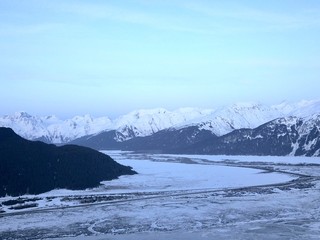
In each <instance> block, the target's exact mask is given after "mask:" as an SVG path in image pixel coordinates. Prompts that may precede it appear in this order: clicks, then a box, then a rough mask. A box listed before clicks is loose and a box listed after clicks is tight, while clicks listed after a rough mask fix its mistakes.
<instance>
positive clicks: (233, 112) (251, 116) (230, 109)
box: [174, 103, 284, 136]
mask: <svg viewBox="0 0 320 240" xmlns="http://www.w3.org/2000/svg"><path fill="white" fill-rule="evenodd" d="M283 116H284V113H282V112H281V111H279V110H278V109H275V108H272V107H269V106H266V105H262V104H260V103H236V104H233V105H230V106H227V107H222V108H219V109H217V110H215V111H213V112H212V113H211V114H209V115H207V116H204V117H202V118H198V119H194V120H192V121H191V122H189V123H188V124H184V125H182V126H180V128H181V127H182V128H184V127H186V126H187V125H189V126H197V127H198V128H199V129H203V130H210V131H211V132H212V133H214V134H215V135H217V136H222V135H224V134H227V133H229V132H231V131H233V130H235V129H240V128H255V127H257V126H259V125H261V124H263V123H265V122H268V121H271V120H273V119H276V118H279V117H283ZM174 127H175V128H179V126H174Z"/></svg>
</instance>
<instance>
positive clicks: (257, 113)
mask: <svg viewBox="0 0 320 240" xmlns="http://www.w3.org/2000/svg"><path fill="white" fill-rule="evenodd" d="M318 114H320V100H311V101H300V102H297V103H288V102H282V103H280V104H278V105H273V106H268V105H263V104H260V103H236V104H233V105H229V106H224V107H220V108H216V109H198V108H181V109H178V110H175V111H169V110H166V109H163V108H157V109H149V110H136V111H133V112H130V113H128V114H126V115H123V116H120V117H118V118H116V119H113V120H112V119H110V118H109V117H106V116H105V117H99V118H93V117H91V116H89V115H85V116H76V117H73V118H72V119H67V120H60V119H58V118H57V117H55V116H47V117H37V116H31V115H29V114H27V113H25V112H18V113H15V114H13V115H11V116H9V115H6V116H3V117H0V126H4V127H10V128H12V129H14V130H15V131H16V132H17V133H18V134H20V135H21V136H23V137H25V138H27V139H30V140H41V141H44V142H47V143H56V144H65V143H73V144H78V145H83V146H88V147H92V148H95V149H123V150H145V151H146V150H152V151H160V152H179V153H198V154H201V153H208V154H209V153H210V154H253V155H289V154H291V155H308V156H317V155H319V152H318V151H317V150H315V151H313V150H312V151H311V148H312V146H315V147H316V146H317V144H316V142H317V141H318V137H319V136H318V135H317V131H318V129H319V121H318V116H319V115H318ZM293 122H294V124H293ZM281 129H282V130H281ZM284 129H287V131H284ZM260 131H262V132H261V133H260ZM278 131H280V132H278ZM279 134H280V135H281V136H282V137H280V135H279ZM310 134H311V135H312V139H313V140H312V141H313V142H312V141H311V140H310V138H311V135H310ZM284 136H286V140H285V138H284ZM293 136H295V137H293ZM272 138H274V139H272ZM230 139H234V140H233V141H231V140H230ZM259 139H260V140H259ZM266 141H267V142H268V143H266ZM310 141H311V142H310ZM249 142H250V144H249ZM271 142H273V143H272V144H273V145H274V146H273V145H272V144H271ZM259 144H262V145H264V146H265V148H263V149H262V147H257V145H259ZM259 146H260V145H259ZM267 146H269V148H271V147H272V146H273V147H272V149H273V150H269V151H267V150H266V149H268V147H267ZM279 146H286V149H287V150H286V151H280V150H275V149H278V148H280V147H279ZM281 148H282V149H283V148H284V147H281ZM309 148H310V149H309ZM236 149H238V150H236ZM245 149H247V150H245Z"/></svg>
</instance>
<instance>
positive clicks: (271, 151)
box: [74, 114, 320, 157]
mask: <svg viewBox="0 0 320 240" xmlns="http://www.w3.org/2000/svg"><path fill="white" fill-rule="evenodd" d="M105 134H107V133H105ZM108 134H109V133H108ZM101 137H102V134H98V135H97V136H94V137H91V138H90V139H89V140H86V139H83V138H82V139H78V140H75V141H74V142H75V143H76V144H79V145H84V146H90V147H92V148H95V149H121V150H130V151H143V152H146V151H148V152H150V151H151V152H156V153H181V154H219V155H220V154H221V155H272V156H286V155H291V156H315V157H317V156H320V114H315V115H312V116H309V117H305V118H299V117H283V118H278V119H275V120H273V121H270V122H267V123H264V124H262V125H260V126H258V127H257V128H253V129H251V128H240V129H236V130H234V131H232V132H230V133H227V134H225V135H222V136H217V135H215V134H214V133H212V131H210V130H206V129H200V128H198V126H186V127H184V128H180V129H175V128H169V129H164V130H161V131H159V132H157V133H155V134H152V135H150V136H146V137H136V138H132V139H130V140H127V141H123V142H116V141H115V140H114V139H113V138H112V136H111V135H109V137H110V138H109V139H108V140H107V139H103V138H101ZM112 139H113V140H112ZM111 142H112V143H111Z"/></svg>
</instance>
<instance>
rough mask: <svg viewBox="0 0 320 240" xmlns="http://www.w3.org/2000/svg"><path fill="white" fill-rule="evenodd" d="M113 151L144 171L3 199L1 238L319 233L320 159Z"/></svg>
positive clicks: (119, 158)
mask: <svg viewBox="0 0 320 240" xmlns="http://www.w3.org/2000/svg"><path fill="white" fill-rule="evenodd" d="M107 153H108V154H109V155H111V156H112V157H113V158H114V159H115V160H116V161H118V162H119V163H121V164H125V165H130V166H132V167H133V168H134V169H135V170H136V171H137V172H138V173H139V174H137V175H132V176H122V177H120V178H119V179H117V180H113V181H110V182H103V185H102V186H101V187H99V188H96V189H88V190H86V191H69V190H54V191H52V192H48V193H44V194H40V195H37V196H30V195H29V196H23V197H22V198H25V199H33V200H32V203H35V205H34V206H33V207H30V208H24V209H18V208H16V209H14V207H17V206H18V205H19V204H16V205H14V204H13V205H6V204H4V202H8V201H9V200H17V198H12V197H5V198H2V199H1V200H0V201H1V203H2V206H1V210H2V213H1V215H0V216H1V217H0V237H1V239H17V238H21V239H88V240H89V239H212V238H214V239H318V236H319V232H320V217H319V216H320V206H319V204H318V203H319V190H320V171H319V170H320V163H319V162H318V158H304V157H254V156H252V157H246V156H205V155H201V156H200V155H189V156H188V155H152V154H135V153H130V152H119V151H111V152H110V151H108V152H107ZM28 203H30V201H29V202H28V201H25V203H22V204H21V203H20V205H23V204H28ZM12 207H13V208H12ZM10 208H11V209H10Z"/></svg>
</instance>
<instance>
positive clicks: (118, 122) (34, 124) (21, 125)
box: [0, 108, 212, 143]
mask: <svg viewBox="0 0 320 240" xmlns="http://www.w3.org/2000/svg"><path fill="white" fill-rule="evenodd" d="M211 112H212V110H206V109H195V108H181V109H178V110H176V111H168V110H166V109H163V108H157V109H149V110H137V111H133V112H130V113H128V114H126V115H123V116H121V117H119V118H117V119H114V120H110V119H109V118H108V117H100V118H93V117H91V116H90V115H85V116H76V117H74V118H72V119H67V120H64V121H62V120H60V119H58V118H57V117H55V116H47V117H36V116H31V115H29V114H28V113H25V112H18V113H15V114H13V115H11V116H9V115H6V116H3V117H0V127H9V128H12V129H13V130H14V131H16V132H17V133H18V134H19V135H20V136H22V137H25V138H27V139H29V140H41V141H43V142H46V143H67V142H70V141H72V140H74V139H77V138H80V137H83V136H88V135H94V134H97V133H100V132H106V131H112V130H115V131H117V133H118V134H116V135H115V137H116V139H115V140H116V141H117V142H121V141H124V140H128V139H131V138H134V137H138V136H148V135H151V134H153V133H155V132H157V131H160V130H162V129H165V128H169V127H171V126H173V125H176V124H182V123H183V122H186V121H190V120H191V119H194V118H199V117H201V116H206V115H208V114H210V113H211Z"/></svg>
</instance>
